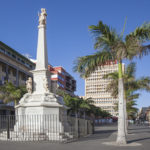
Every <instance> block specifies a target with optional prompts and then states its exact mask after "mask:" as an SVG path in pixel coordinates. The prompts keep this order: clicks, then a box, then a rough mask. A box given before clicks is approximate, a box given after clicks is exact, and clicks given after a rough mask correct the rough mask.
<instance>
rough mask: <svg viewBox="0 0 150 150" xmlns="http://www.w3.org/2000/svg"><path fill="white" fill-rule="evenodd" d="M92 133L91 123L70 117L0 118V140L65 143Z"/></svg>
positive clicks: (25, 116)
mask: <svg viewBox="0 0 150 150" xmlns="http://www.w3.org/2000/svg"><path fill="white" fill-rule="evenodd" d="M92 133H93V121H91V120H85V119H80V118H74V117H70V116H63V117H60V116H58V115H56V114H50V115H15V116H10V115H7V116H2V115H1V116H0V140H11V141H57V142H67V141H70V140H74V139H77V138H79V137H82V136H86V135H88V134H92Z"/></svg>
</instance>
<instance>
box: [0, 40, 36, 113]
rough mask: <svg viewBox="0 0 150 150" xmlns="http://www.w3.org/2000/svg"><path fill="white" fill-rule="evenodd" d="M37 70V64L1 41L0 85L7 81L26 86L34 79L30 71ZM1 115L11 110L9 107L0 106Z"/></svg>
mask: <svg viewBox="0 0 150 150" xmlns="http://www.w3.org/2000/svg"><path fill="white" fill-rule="evenodd" d="M34 68H35V64H34V63H33V62H32V61H30V60H29V59H28V58H26V57H24V56H23V55H21V54H20V53H19V52H17V51H16V50H14V49H12V48H11V47H9V46H8V45H6V44H4V43H3V42H1V41H0V85H2V84H4V82H5V81H6V80H7V81H8V82H12V83H13V84H14V85H16V86H19V85H25V83H26V80H27V78H28V77H32V73H30V72H29V71H30V70H32V69H34ZM0 110H3V111H1V114H5V113H6V112H7V110H10V108H9V106H8V105H7V106H6V105H5V104H2V102H1V104H0Z"/></svg>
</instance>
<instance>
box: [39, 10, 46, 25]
mask: <svg viewBox="0 0 150 150" xmlns="http://www.w3.org/2000/svg"><path fill="white" fill-rule="evenodd" d="M38 16H39V25H46V16H47V13H46V9H45V8H41V13H40V14H39V15H38Z"/></svg>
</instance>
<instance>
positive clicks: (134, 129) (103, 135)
mask: <svg viewBox="0 0 150 150" xmlns="http://www.w3.org/2000/svg"><path fill="white" fill-rule="evenodd" d="M116 131H117V127H116V126H102V127H96V131H95V134H94V135H91V136H87V137H84V138H81V139H79V140H78V141H74V142H70V143H66V144H59V143H50V142H6V141H0V150H130V149H131V150H150V128H149V127H146V126H130V127H129V134H128V136H127V141H128V143H129V144H131V143H135V142H136V143H140V144H142V145H141V146H124V147H121V146H112V145H105V144H103V143H104V142H112V141H115V140H116V136H117V132H116Z"/></svg>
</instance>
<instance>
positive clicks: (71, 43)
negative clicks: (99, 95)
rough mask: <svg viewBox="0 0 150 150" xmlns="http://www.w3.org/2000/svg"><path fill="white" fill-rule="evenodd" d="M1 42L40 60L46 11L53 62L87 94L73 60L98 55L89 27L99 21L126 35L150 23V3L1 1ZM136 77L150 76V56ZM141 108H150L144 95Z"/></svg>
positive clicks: (116, 0)
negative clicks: (44, 11) (39, 44)
mask: <svg viewBox="0 0 150 150" xmlns="http://www.w3.org/2000/svg"><path fill="white" fill-rule="evenodd" d="M0 4H1V6H0V40H1V41H2V42H4V43H6V44H7V45H9V46H10V47H12V48H14V49H15V50H17V51H19V52H20V53H22V54H30V55H31V56H32V58H35V57H36V48H37V34H38V28H37V25H38V16H37V14H38V11H40V9H41V8H46V9H47V13H48V17H47V45H48V58H49V63H51V64H52V65H53V66H63V67H64V68H65V69H66V70H67V71H68V72H69V73H70V74H72V76H74V78H75V79H76V80H77V91H76V94H78V95H84V80H82V79H80V77H79V75H78V74H77V73H74V72H73V71H72V68H73V61H74V60H75V59H76V58H77V57H79V56H84V55H88V54H92V53H93V52H95V50H94V49H93V44H94V41H93V39H92V36H91V35H90V33H89V31H88V26H89V25H96V24H97V23H98V21H99V20H102V21H103V22H104V23H106V24H108V25H110V26H112V27H114V28H116V29H117V31H118V32H121V31H122V28H123V25H124V20H125V18H126V17H127V24H126V29H125V34H128V33H129V32H131V31H133V30H134V29H135V28H136V27H137V26H140V25H141V24H142V23H144V22H145V21H150V13H149V6H150V1H149V0H5V1H4V0H0ZM136 62H137V72H136V76H137V77H140V76H150V67H149V64H150V55H149V56H146V57H143V58H142V59H141V60H136ZM137 103H138V107H142V106H148V105H150V93H146V92H141V96H140V98H139V99H138V101H137Z"/></svg>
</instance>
